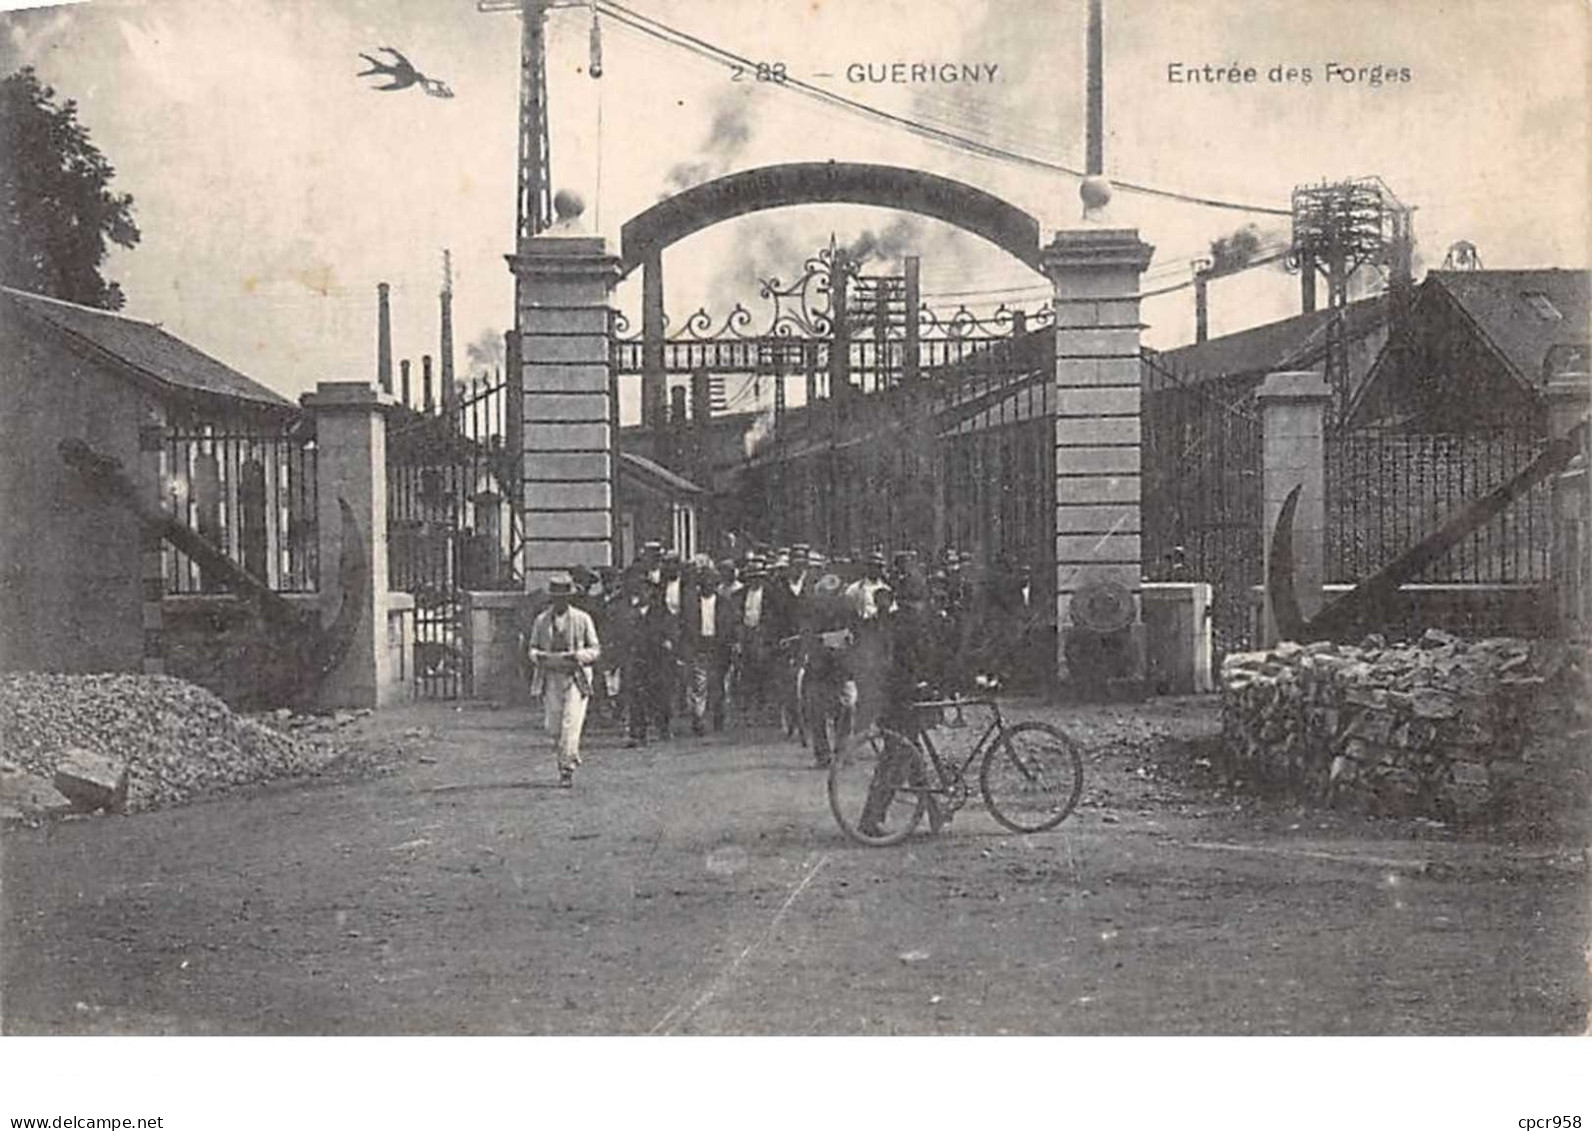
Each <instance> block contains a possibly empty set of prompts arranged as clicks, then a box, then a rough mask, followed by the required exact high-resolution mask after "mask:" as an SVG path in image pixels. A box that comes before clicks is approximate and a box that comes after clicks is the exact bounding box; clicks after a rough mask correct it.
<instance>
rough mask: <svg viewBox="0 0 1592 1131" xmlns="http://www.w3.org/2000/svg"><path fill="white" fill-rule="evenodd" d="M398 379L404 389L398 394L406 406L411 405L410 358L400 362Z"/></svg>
mask: <svg viewBox="0 0 1592 1131" xmlns="http://www.w3.org/2000/svg"><path fill="white" fill-rule="evenodd" d="M398 380H399V384H400V386H401V388H402V391H401V392H400V393H399V394H398V395H399V399H401V400H402V401H403V403H404V407H405V408H409V407H410V399H409V359H408V358H407V357H406V358H404V359H403V360H402V361H400V362H399V363H398Z"/></svg>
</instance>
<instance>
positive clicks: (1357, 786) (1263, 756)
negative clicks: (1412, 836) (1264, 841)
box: [1222, 630, 1588, 822]
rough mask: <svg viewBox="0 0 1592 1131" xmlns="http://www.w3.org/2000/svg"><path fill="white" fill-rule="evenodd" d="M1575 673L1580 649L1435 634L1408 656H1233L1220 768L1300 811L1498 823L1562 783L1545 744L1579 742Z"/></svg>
mask: <svg viewBox="0 0 1592 1131" xmlns="http://www.w3.org/2000/svg"><path fill="white" fill-rule="evenodd" d="M1586 673H1587V664H1586V652H1585V649H1584V648H1576V647H1574V646H1569V645H1565V644H1562V643H1558V642H1544V641H1526V640H1520V639H1514V638H1509V637H1495V638H1491V639H1486V640H1481V641H1477V642H1474V643H1467V642H1465V641H1463V640H1459V639H1457V638H1455V637H1453V636H1450V635H1448V634H1447V633H1444V632H1441V631H1438V630H1431V631H1428V632H1427V633H1426V634H1425V635H1424V636H1423V637H1421V638H1420V640H1419V641H1418V642H1417V643H1415V644H1410V645H1395V646H1389V645H1388V644H1387V643H1386V642H1385V641H1384V640H1383V639H1382V638H1381V637H1377V636H1372V637H1369V638H1367V639H1366V640H1365V641H1364V642H1363V643H1361V644H1360V645H1358V646H1355V645H1340V644H1332V643H1318V644H1310V645H1303V646H1301V645H1298V644H1292V643H1283V644H1281V645H1279V646H1278V647H1277V648H1276V649H1274V650H1272V651H1270V652H1241V653H1234V654H1232V655H1230V656H1228V657H1227V658H1226V660H1225V661H1224V662H1223V664H1222V729H1223V739H1224V748H1225V756H1226V758H1227V766H1226V770H1227V773H1228V774H1229V776H1230V777H1231V778H1233V779H1235V780H1237V781H1241V782H1243V783H1245V784H1247V785H1249V786H1252V787H1255V788H1259V789H1269V790H1273V791H1277V792H1282V793H1284V794H1287V795H1290V796H1293V797H1296V798H1298V799H1300V800H1305V801H1331V802H1343V803H1349V804H1353V805H1356V806H1358V807H1361V808H1363V809H1366V810H1368V811H1370V812H1374V813H1380V814H1388V815H1405V816H1414V815H1419V816H1426V817H1431V818H1435V819H1440V820H1448V821H1459V822H1471V821H1481V820H1485V821H1496V820H1498V819H1501V818H1503V817H1506V816H1508V815H1509V814H1510V813H1511V811H1512V810H1515V809H1517V808H1518V807H1519V806H1520V805H1521V804H1522V803H1523V801H1524V799H1525V798H1527V797H1532V798H1537V797H1541V796H1543V795H1544V793H1545V792H1546V793H1550V794H1551V792H1552V790H1551V789H1548V790H1545V783H1546V779H1547V777H1548V776H1553V777H1554V778H1555V780H1556V781H1557V780H1558V778H1559V777H1561V776H1562V775H1563V773H1564V771H1565V769H1566V767H1564V766H1561V765H1557V764H1556V765H1552V766H1550V765H1548V764H1547V761H1548V759H1547V757H1546V755H1545V754H1544V753H1543V751H1545V750H1546V749H1547V745H1545V740H1546V742H1547V744H1548V745H1554V746H1556V747H1562V746H1563V743H1562V742H1561V741H1560V740H1561V739H1562V738H1563V737H1564V736H1566V735H1568V734H1572V733H1575V732H1584V729H1585V723H1586V719H1585V715H1586V712H1587V703H1588V700H1587V682H1586ZM1576 762H1577V766H1575V767H1571V768H1572V769H1575V770H1577V772H1578V774H1579V776H1578V777H1577V778H1576V779H1575V780H1577V781H1582V782H1583V785H1584V777H1585V773H1584V771H1585V766H1584V765H1581V764H1580V763H1582V762H1584V757H1580V758H1577V759H1576Z"/></svg>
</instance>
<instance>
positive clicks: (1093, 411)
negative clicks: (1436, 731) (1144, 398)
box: [1055, 383, 1140, 417]
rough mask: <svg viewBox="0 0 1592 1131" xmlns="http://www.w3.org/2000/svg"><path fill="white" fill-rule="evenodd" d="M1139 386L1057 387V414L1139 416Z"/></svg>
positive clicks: (1063, 415) (1065, 415) (1066, 415)
mask: <svg viewBox="0 0 1592 1131" xmlns="http://www.w3.org/2000/svg"><path fill="white" fill-rule="evenodd" d="M1139 396H1140V394H1139V386H1138V384H1137V383H1135V384H1133V385H1130V386H1127V387H1116V386H1107V387H1089V388H1068V387H1066V386H1064V385H1063V386H1060V387H1058V388H1057V389H1056V397H1055V405H1056V414H1057V415H1058V416H1062V417H1068V416H1135V417H1136V416H1137V415H1138V413H1139Z"/></svg>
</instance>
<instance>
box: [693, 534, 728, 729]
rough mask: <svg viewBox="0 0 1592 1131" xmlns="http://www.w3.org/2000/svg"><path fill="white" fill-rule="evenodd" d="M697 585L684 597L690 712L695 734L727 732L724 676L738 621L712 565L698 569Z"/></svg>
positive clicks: (708, 564) (707, 564)
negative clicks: (710, 727)
mask: <svg viewBox="0 0 1592 1131" xmlns="http://www.w3.org/2000/svg"><path fill="white" fill-rule="evenodd" d="M694 573H695V575H696V576H695V579H694V580H695V582H696V584H695V586H694V587H693V588H692V589H691V590H690V591H689V595H688V596H685V597H684V598H683V600H684V606H683V610H682V615H681V618H680V620H681V628H682V631H681V633H680V638H681V639H680V644H681V648H682V649H683V650H684V652H685V663H686V696H685V702H686V710H687V711H688V712H689V713H690V716H691V730H692V733H694V734H697V735H701V734H705V733H706V732H707V726H708V723H709V722H711V723H712V724H713V729H714V731H715V732H717V731H721V730H723V729H724V673H725V671H726V669H727V668H728V667H729V661H730V643H731V640H732V639H733V634H734V620H733V618H732V617H731V616H727V615H725V611H724V610H725V605H724V604H723V603H721V601H720V598H719V576H718V571H717V570H715V569H714V568H713V565H712V563H710V562H704V563H702V564H700V565H698V566H696V567H695V570H694Z"/></svg>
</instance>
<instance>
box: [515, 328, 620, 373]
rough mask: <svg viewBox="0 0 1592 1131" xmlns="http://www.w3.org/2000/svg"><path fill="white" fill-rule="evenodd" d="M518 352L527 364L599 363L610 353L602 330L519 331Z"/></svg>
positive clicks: (607, 360)
mask: <svg viewBox="0 0 1592 1131" xmlns="http://www.w3.org/2000/svg"><path fill="white" fill-rule="evenodd" d="M520 350H521V353H520V356H521V357H522V358H524V359H525V362H526V364H528V365H533V366H534V365H549V364H551V365H567V364H576V365H579V364H582V363H588V364H601V365H607V364H608V362H609V357H610V350H609V344H608V337H607V335H606V334H521V335H520Z"/></svg>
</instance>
